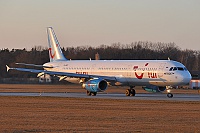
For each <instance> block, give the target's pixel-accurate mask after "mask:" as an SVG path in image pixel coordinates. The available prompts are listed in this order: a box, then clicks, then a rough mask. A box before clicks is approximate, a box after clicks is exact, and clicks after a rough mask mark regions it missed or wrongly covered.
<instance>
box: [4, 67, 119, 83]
mask: <svg viewBox="0 0 200 133" xmlns="http://www.w3.org/2000/svg"><path fill="white" fill-rule="evenodd" d="M6 68H7V71H9V70H17V71H24V72H32V73H44V74H49V75H57V76H67V77H73V78H87V79H92V78H102V79H105V80H107V81H116V78H115V77H114V76H111V77H110V76H100V75H86V74H77V73H68V72H56V71H46V70H37V69H28V68H10V67H9V66H7V65H6Z"/></svg>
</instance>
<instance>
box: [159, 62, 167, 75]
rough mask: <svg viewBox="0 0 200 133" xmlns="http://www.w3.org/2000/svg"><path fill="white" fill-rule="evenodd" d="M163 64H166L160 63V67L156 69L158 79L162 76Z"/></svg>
mask: <svg viewBox="0 0 200 133" xmlns="http://www.w3.org/2000/svg"><path fill="white" fill-rule="evenodd" d="M165 64H166V63H161V64H160V66H159V68H158V77H162V76H163V74H164V73H163V69H164V67H165Z"/></svg>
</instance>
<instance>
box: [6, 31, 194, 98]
mask: <svg viewBox="0 0 200 133" xmlns="http://www.w3.org/2000/svg"><path fill="white" fill-rule="evenodd" d="M47 34H48V43H49V58H50V62H48V63H45V64H43V65H34V64H25V63H16V64H23V65H28V66H37V67H43V68H44V70H37V69H27V68H10V67H8V66H6V67H7V71H9V70H10V69H12V70H18V71H25V72H33V73H38V76H41V75H44V74H49V75H55V76H58V77H59V78H60V80H63V79H65V80H68V81H71V82H74V81H77V82H79V83H81V84H82V87H83V88H84V89H86V91H87V95H89V96H90V95H93V96H95V95H96V94H97V92H101V91H105V90H106V89H107V87H108V85H113V86H129V87H130V88H129V89H127V90H126V93H125V94H126V96H135V90H134V87H135V86H142V87H143V89H144V90H146V91H149V92H163V91H165V90H167V96H168V97H169V98H171V97H173V94H172V93H171V92H170V86H178V85H185V84H188V83H189V82H190V80H191V74H190V73H189V71H188V70H187V69H186V67H185V66H184V65H183V64H181V63H179V62H177V61H172V60H68V59H66V58H65V56H64V55H63V53H62V51H61V48H60V44H59V42H58V40H57V37H56V34H55V32H54V30H53V28H52V27H48V28H47Z"/></svg>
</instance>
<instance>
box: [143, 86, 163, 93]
mask: <svg viewBox="0 0 200 133" xmlns="http://www.w3.org/2000/svg"><path fill="white" fill-rule="evenodd" d="M142 88H143V89H144V90H145V91H148V92H163V91H165V90H166V86H164V87H162V86H145V87H142Z"/></svg>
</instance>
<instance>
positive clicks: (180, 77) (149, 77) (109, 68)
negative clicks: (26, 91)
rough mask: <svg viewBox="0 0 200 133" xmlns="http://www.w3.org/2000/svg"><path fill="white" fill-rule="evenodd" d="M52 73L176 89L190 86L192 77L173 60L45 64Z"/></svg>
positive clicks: (123, 83)
mask: <svg viewBox="0 0 200 133" xmlns="http://www.w3.org/2000/svg"><path fill="white" fill-rule="evenodd" d="M44 66H51V67H53V68H46V70H48V71H59V72H69V73H77V74H85V75H102V76H112V77H113V76H114V77H115V78H116V81H114V82H113V83H111V84H112V85H128V86H145V85H156V86H170V85H171V86H176V85H183V84H184V83H188V82H189V81H190V79H191V75H190V73H189V72H188V70H187V69H186V68H185V66H184V65H183V64H181V63H179V62H176V61H171V60H75V61H73V60H72V61H59V62H56V61H55V62H49V63H45V64H44Z"/></svg>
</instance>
